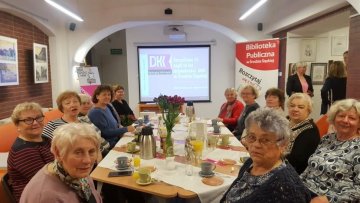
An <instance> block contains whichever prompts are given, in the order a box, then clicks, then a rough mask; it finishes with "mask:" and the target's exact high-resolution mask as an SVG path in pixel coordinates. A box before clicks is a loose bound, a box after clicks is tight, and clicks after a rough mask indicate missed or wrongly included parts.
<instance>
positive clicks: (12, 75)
mask: <svg viewBox="0 0 360 203" xmlns="http://www.w3.org/2000/svg"><path fill="white" fill-rule="evenodd" d="M18 84H19V69H18V53H17V39H14V38H10V37H4V36H0V86H8V85H18Z"/></svg>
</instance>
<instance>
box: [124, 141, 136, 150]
mask: <svg viewBox="0 0 360 203" xmlns="http://www.w3.org/2000/svg"><path fill="white" fill-rule="evenodd" d="M126 150H127V151H128V152H134V151H135V150H136V142H129V143H127V144H126Z"/></svg>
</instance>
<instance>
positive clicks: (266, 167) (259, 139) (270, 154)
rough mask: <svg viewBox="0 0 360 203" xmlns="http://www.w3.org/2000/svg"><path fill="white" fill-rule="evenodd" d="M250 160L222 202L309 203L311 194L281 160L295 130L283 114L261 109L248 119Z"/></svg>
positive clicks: (247, 143)
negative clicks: (291, 128) (292, 130)
mask: <svg viewBox="0 0 360 203" xmlns="http://www.w3.org/2000/svg"><path fill="white" fill-rule="evenodd" d="M245 127H246V136H245V137H243V138H242V139H243V142H245V143H246V145H247V148H248V151H249V154H250V158H249V159H248V160H247V161H246V162H245V163H244V165H243V166H242V167H241V169H240V172H239V175H238V177H237V178H236V179H235V181H234V182H233V183H232V185H231V186H230V188H229V189H228V191H227V192H226V193H225V195H224V196H223V198H222V200H221V202H274V203H275V202H276V203H278V202H304V203H305V202H309V201H310V192H309V191H308V190H307V189H306V187H305V186H304V185H303V184H302V182H301V180H300V179H299V177H298V175H297V173H296V171H295V170H294V169H293V168H292V167H291V166H290V165H289V164H287V163H286V162H285V161H283V160H282V159H281V157H282V156H283V155H284V153H285V152H286V147H287V145H288V142H289V138H290V134H291V131H290V129H289V122H288V121H287V120H286V118H285V117H284V116H282V115H281V114H280V112H279V111H276V110H274V109H269V108H260V109H258V110H256V111H254V112H252V113H251V114H250V115H249V116H248V118H247V119H246V120H245Z"/></svg>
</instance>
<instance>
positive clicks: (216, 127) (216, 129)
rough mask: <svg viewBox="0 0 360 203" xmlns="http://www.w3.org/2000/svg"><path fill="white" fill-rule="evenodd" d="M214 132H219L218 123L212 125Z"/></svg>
mask: <svg viewBox="0 0 360 203" xmlns="http://www.w3.org/2000/svg"><path fill="white" fill-rule="evenodd" d="M213 128H214V133H220V126H219V125H217V124H216V125H213Z"/></svg>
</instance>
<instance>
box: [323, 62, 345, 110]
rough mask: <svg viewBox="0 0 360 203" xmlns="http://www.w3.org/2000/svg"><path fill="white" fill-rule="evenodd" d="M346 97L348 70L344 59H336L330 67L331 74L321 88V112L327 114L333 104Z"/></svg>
mask: <svg viewBox="0 0 360 203" xmlns="http://www.w3.org/2000/svg"><path fill="white" fill-rule="evenodd" d="M345 98H346V70H345V65H344V63H343V62H342V61H334V62H333V63H332V64H331V65H330V68H329V75H328V77H327V78H326V80H325V83H324V86H323V87H322V88H321V112H320V114H326V112H327V111H328V109H329V108H330V106H331V104H333V103H334V102H335V101H337V100H342V99H345Z"/></svg>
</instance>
